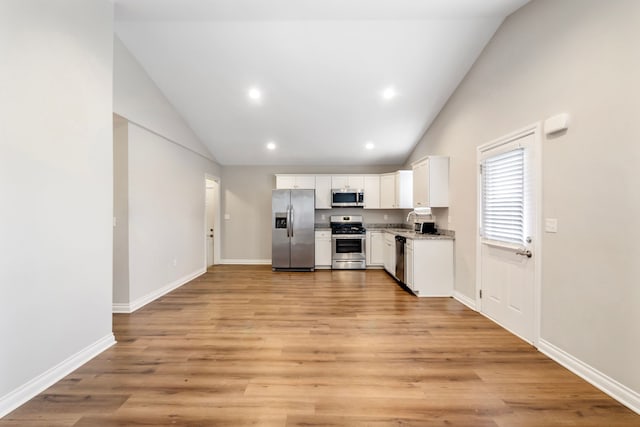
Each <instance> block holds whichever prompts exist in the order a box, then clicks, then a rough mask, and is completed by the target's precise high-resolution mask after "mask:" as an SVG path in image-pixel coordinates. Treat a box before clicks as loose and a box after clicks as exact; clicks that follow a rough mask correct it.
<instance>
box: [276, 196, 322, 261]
mask: <svg viewBox="0 0 640 427" xmlns="http://www.w3.org/2000/svg"><path fill="white" fill-rule="evenodd" d="M315 197H316V196H315V190H273V195H272V199H271V229H272V233H271V236H272V237H271V267H272V269H273V270H309V271H312V270H313V269H314V267H315V257H316V254H315V229H314V227H315V224H314V223H315V211H314V209H315Z"/></svg>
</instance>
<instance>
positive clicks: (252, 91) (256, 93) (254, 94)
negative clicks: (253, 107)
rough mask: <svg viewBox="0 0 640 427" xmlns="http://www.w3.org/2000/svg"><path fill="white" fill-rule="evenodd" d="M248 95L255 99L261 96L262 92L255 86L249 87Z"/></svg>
mask: <svg viewBox="0 0 640 427" xmlns="http://www.w3.org/2000/svg"><path fill="white" fill-rule="evenodd" d="M248 95H249V98H250V99H253V100H254V101H257V100H259V99H260V98H261V97H262V92H260V89H258V88H257V87H252V88H251V89H249V92H248Z"/></svg>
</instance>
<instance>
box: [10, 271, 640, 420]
mask: <svg viewBox="0 0 640 427" xmlns="http://www.w3.org/2000/svg"><path fill="white" fill-rule="evenodd" d="M113 329H114V334H115V335H116V339H117V341H118V344H116V345H115V346H113V347H111V348H110V349H108V350H107V351H105V352H104V353H102V354H101V355H99V356H98V357H96V358H95V359H93V360H91V361H90V362H89V363H87V364H86V365H84V366H82V367H81V368H79V369H78V370H76V371H75V372H74V373H72V374H71V375H69V376H67V377H66V378H65V379H63V380H61V381H60V382H58V383H57V384H55V385H54V386H52V387H50V388H49V389H48V390H46V391H45V392H44V393H43V394H41V395H39V396H37V397H36V398H34V399H32V400H31V401H29V402H28V403H26V404H25V405H24V406H22V407H21V408H19V409H17V410H16V411H14V412H12V413H11V414H9V415H7V416H6V417H5V418H3V419H1V420H0V427H4V426H35V427H39V426H60V427H61V426H107V427H109V426H169V425H171V426H176V425H179V426H278V427H287V426H288V427H294V426H296V427H302V426H306V427H309V426H355V427H363V426H367V427H382V426H404V427H412V426H452V425H453V426H473V427H483V426H487V427H518V426H521V427H532V426H558V427H560V426H563V427H566V426H587V427H596V426H619V427H627V426H639V425H640V416H639V415H637V414H635V413H633V412H632V411H630V410H629V409H627V408H625V407H624V406H622V405H620V404H619V403H617V402H616V401H614V400H613V399H611V398H610V397H608V396H606V395H605V394H604V393H602V392H600V391H599V390H597V389H596V388H594V387H593V386H591V385H590V384H588V383H586V382H585V381H583V380H582V379H580V378H578V377H577V376H575V375H574V374H572V373H571V372H569V371H567V370H566V369H564V368H562V367H561V366H559V365H558V364H557V363H555V362H553V361H551V360H550V359H548V358H547V357H546V356H544V355H542V354H541V353H539V352H538V351H537V350H536V349H535V348H533V347H532V346H531V345H529V344H527V343H526V342H523V341H522V340H520V339H519V338H517V337H515V336H514V335H512V334H510V333H509V332H507V331H505V330H504V329H502V328H500V327H499V326H497V325H496V324H494V323H493V322H491V321H489V320H488V319H486V318H485V317H483V316H482V315H480V314H478V313H476V312H474V311H472V310H470V309H468V308H467V307H465V306H464V305H462V304H460V303H458V302H457V301H455V300H453V299H451V298H420V299H418V298H415V297H414V296H412V295H410V294H408V293H407V292H405V291H403V290H402V289H401V288H400V287H398V286H397V284H396V283H395V282H394V281H393V280H392V279H391V278H390V277H389V276H388V275H387V274H386V273H385V272H383V271H381V270H373V271H371V270H368V271H330V270H328V271H318V272H314V273H301V272H278V273H274V272H272V271H271V269H270V268H269V266H216V267H214V268H212V269H210V270H209V271H208V272H207V273H206V274H204V275H202V276H200V277H198V278H196V279H195V280H193V281H192V282H190V283H189V284H187V285H185V286H183V287H181V288H179V289H177V290H175V291H174V292H171V293H170V294H168V295H165V296H163V297H162V298H160V299H159V300H157V301H155V302H153V303H151V304H148V305H147V306H145V307H143V308H142V309H140V310H138V311H137V312H136V313H133V314H131V315H126V314H116V315H114V316H113Z"/></svg>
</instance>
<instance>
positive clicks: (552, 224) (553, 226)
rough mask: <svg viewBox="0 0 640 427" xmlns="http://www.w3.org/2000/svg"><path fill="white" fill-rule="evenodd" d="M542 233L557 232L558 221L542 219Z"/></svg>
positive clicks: (555, 219)
mask: <svg viewBox="0 0 640 427" xmlns="http://www.w3.org/2000/svg"><path fill="white" fill-rule="evenodd" d="M544 231H546V232H547V233H557V232H558V219H557V218H545V219H544Z"/></svg>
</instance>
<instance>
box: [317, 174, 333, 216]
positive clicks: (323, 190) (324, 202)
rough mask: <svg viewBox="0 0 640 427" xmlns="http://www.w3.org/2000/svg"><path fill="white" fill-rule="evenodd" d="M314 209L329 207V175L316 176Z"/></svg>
mask: <svg viewBox="0 0 640 427" xmlns="http://www.w3.org/2000/svg"><path fill="white" fill-rule="evenodd" d="M316 209H331V176H330V175H317V176H316Z"/></svg>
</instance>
